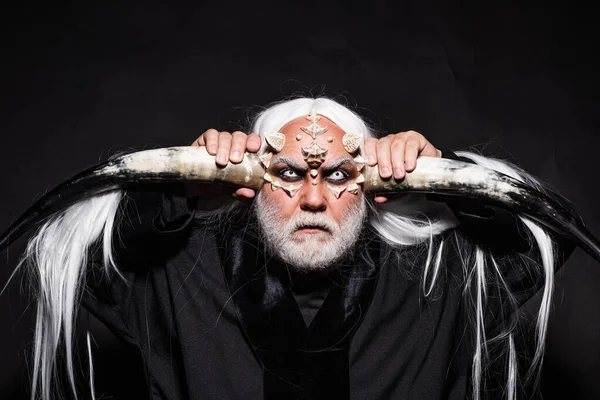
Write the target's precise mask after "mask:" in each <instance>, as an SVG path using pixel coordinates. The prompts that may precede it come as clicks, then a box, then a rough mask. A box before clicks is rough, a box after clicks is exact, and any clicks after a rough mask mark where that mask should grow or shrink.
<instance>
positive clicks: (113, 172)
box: [0, 147, 600, 261]
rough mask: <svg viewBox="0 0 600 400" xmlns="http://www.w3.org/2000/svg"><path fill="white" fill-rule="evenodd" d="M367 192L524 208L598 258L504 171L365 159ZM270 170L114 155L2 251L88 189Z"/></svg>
mask: <svg viewBox="0 0 600 400" xmlns="http://www.w3.org/2000/svg"><path fill="white" fill-rule="evenodd" d="M362 173H363V175H364V178H365V180H364V183H363V190H364V192H365V193H396V192H424V193H439V194H447V195H456V196H465V197H470V198H475V199H479V200H482V201H484V202H487V203H489V204H490V205H493V206H497V207H500V208H504V209H507V210H509V211H512V212H517V213H521V214H524V215H526V216H528V217H530V218H532V219H534V220H536V221H538V222H540V223H542V224H544V225H545V226H547V227H549V228H550V229H552V230H554V231H556V232H557V233H559V234H562V235H565V236H567V237H569V238H571V239H572V240H574V241H575V242H576V243H577V244H578V245H579V246H580V247H581V248H583V249H584V250H585V251H586V252H588V253H589V254H590V255H591V256H592V257H594V258H595V259H596V260H598V261H600V242H599V241H598V240H597V239H596V238H595V237H594V236H592V235H591V233H590V232H589V231H588V230H587V228H586V227H585V226H584V225H583V224H582V223H581V222H580V221H579V220H578V219H577V218H576V217H574V216H572V215H571V214H570V213H569V212H567V211H566V210H565V209H564V208H563V207H562V206H560V205H559V204H558V202H556V201H554V200H553V199H552V198H550V197H548V196H546V195H545V194H543V193H541V192H539V191H537V190H536V189H534V188H533V187H531V186H529V185H527V184H525V183H523V182H521V181H518V180H516V179H513V178H511V177H509V176H507V175H504V174H502V173H500V172H497V171H494V170H491V169H488V168H485V167H481V166H478V165H475V164H470V163H465V162H461V161H455V160H449V159H444V158H429V157H421V158H419V161H418V167H417V168H416V169H415V170H414V171H413V172H411V173H408V174H406V177H405V178H404V179H403V180H400V181H396V180H394V179H393V178H392V179H386V180H384V179H382V178H381V177H380V176H379V173H378V170H377V167H369V166H365V167H364V169H363V170H362ZM264 175H265V170H264V168H263V166H262V165H261V163H260V161H259V158H258V156H256V155H255V154H249V153H247V154H246V155H245V157H244V160H243V161H242V162H241V163H239V164H232V163H229V164H228V165H227V166H226V167H224V168H223V167H218V166H217V165H216V163H215V158H214V156H211V155H209V154H208V153H207V152H206V150H205V149H204V148H203V147H171V148H163V149H156V150H145V151H140V152H135V153H130V154H126V155H122V156H119V157H116V158H114V159H112V160H109V161H107V162H104V163H102V164H99V165H97V166H95V167H92V168H90V169H88V170H86V171H83V172H81V173H79V174H77V175H75V176H74V177H73V178H71V179H69V180H68V181H66V182H64V183H63V184H61V185H59V186H57V187H56V188H54V189H53V190H51V191H50V192H48V193H47V194H46V195H45V196H43V197H42V198H41V199H39V200H38V201H37V202H36V203H35V204H33V206H31V207H30V208H29V209H28V210H27V211H25V213H23V215H21V216H20V217H19V218H18V219H17V220H16V221H15V222H14V223H13V224H12V225H11V226H10V227H9V228H8V229H7V230H6V232H4V233H3V234H2V236H0V251H2V250H4V249H5V248H7V247H8V245H9V244H10V243H11V242H12V241H14V240H16V239H17V238H18V237H19V236H21V235H23V234H25V233H26V232H27V231H28V230H29V229H31V228H32V227H34V226H35V225H37V224H38V223H40V222H41V221H43V220H44V219H45V218H47V217H49V216H51V215H53V214H54V213H57V212H59V211H61V210H64V209H65V208H67V207H68V206H70V205H72V204H74V203H76V202H78V201H80V200H84V199H86V198H89V197H91V196H95V195H98V194H101V193H106V192H109V191H113V190H119V189H125V190H136V189H140V188H145V187H147V184H156V183H172V182H185V181H190V182H191V181H195V182H203V183H222V184H229V185H232V186H234V187H247V188H251V189H254V190H260V189H261V187H262V186H263V184H264V182H265V181H264V179H263V177H264Z"/></svg>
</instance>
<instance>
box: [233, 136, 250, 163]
mask: <svg viewBox="0 0 600 400" xmlns="http://www.w3.org/2000/svg"><path fill="white" fill-rule="evenodd" d="M246 136H247V135H246V134H245V133H244V132H240V131H235V132H233V134H232V135H231V150H230V153H229V161H231V162H232V163H234V164H238V163H240V162H241V161H242V158H244V152H245V151H246V139H247V137H246Z"/></svg>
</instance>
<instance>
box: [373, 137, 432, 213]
mask: <svg viewBox="0 0 600 400" xmlns="http://www.w3.org/2000/svg"><path fill="white" fill-rule="evenodd" d="M365 155H366V156H367V164H369V165H370V166H374V165H376V164H377V165H378V169H379V175H381V177H382V178H390V177H391V176H392V175H393V176H394V179H396V180H399V179H402V178H404V176H405V174H406V173H407V172H411V171H413V170H414V169H415V167H416V166H417V157H418V156H427V157H441V156H442V152H441V151H440V150H438V149H436V148H435V147H434V146H433V145H432V144H431V143H430V142H429V141H428V140H427V139H425V136H423V135H421V134H420V133H419V132H415V131H407V132H400V133H396V134H391V135H387V136H384V137H382V138H381V139H375V138H368V139H366V140H365ZM386 200H387V198H386V197H383V196H376V197H375V201H377V202H379V203H383V202H384V201H386Z"/></svg>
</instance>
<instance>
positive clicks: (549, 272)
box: [19, 98, 554, 400]
mask: <svg viewBox="0 0 600 400" xmlns="http://www.w3.org/2000/svg"><path fill="white" fill-rule="evenodd" d="M311 110H315V111H316V112H317V113H319V114H321V115H325V116H327V117H328V118H329V119H331V120H332V121H333V122H334V123H335V124H337V125H338V126H339V127H340V128H341V129H342V130H344V131H345V132H355V133H359V134H361V135H362V136H363V139H364V138H368V137H373V133H372V130H371V129H369V127H368V126H367V125H366V123H365V122H364V121H363V119H362V118H360V117H359V116H358V115H357V114H356V113H354V112H352V111H351V110H350V109H348V108H346V107H344V106H343V105H341V104H339V103H337V102H335V101H333V100H330V99H327V98H317V99H312V98H299V99H294V100H289V101H285V102H281V103H278V104H275V105H273V106H270V107H268V108H266V109H265V110H264V111H263V112H261V113H260V114H259V115H258V117H257V118H256V119H255V121H254V123H253V125H252V132H256V133H258V134H261V135H262V134H264V133H266V132H275V131H278V130H279V129H281V128H282V127H283V126H284V125H285V124H287V123H288V122H290V121H292V120H294V119H296V118H298V117H301V116H303V115H307V114H309V113H310V112H311ZM263 142H264V141H263ZM363 148H364V146H361V150H360V151H361V153H362V152H363ZM264 151H265V148H264V146H263V148H261V150H260V152H264ZM457 154H459V155H460V156H462V157H466V158H469V159H471V160H472V161H473V162H475V163H477V164H479V165H482V166H485V167H489V168H492V169H495V170H498V171H500V172H503V173H505V174H507V175H510V176H512V177H514V178H516V179H520V180H523V181H526V182H527V183H529V184H532V185H534V186H536V187H537V188H538V189H539V190H542V191H543V187H542V186H541V185H540V184H539V183H538V182H537V181H536V180H535V179H534V178H532V177H531V176H529V175H527V174H526V173H525V172H524V171H522V170H520V169H519V168H518V167H516V166H513V165H510V164H508V163H505V162H503V161H500V160H495V159H491V158H486V157H483V156H480V155H477V154H473V153H467V152H460V153H457ZM363 155H364V154H363ZM123 197H124V193H123V192H119V191H116V192H112V193H109V194H102V195H98V196H96V197H93V198H90V199H87V200H83V201H80V202H79V203H77V204H75V205H74V206H71V207H69V208H68V209H66V210H64V211H62V212H59V213H57V214H55V215H54V216H52V217H51V218H50V219H48V220H47V222H45V223H44V225H43V226H42V227H41V228H40V229H39V230H38V231H37V233H36V234H35V235H34V236H33V237H32V238H31V239H30V241H29V245H28V247H27V250H26V252H25V254H24V257H23V259H22V261H21V264H23V263H25V264H26V265H28V267H29V268H30V270H31V273H32V274H33V276H34V278H35V279H34V281H35V282H36V283H37V288H36V291H37V318H36V328H35V351H34V366H33V383H32V393H31V399H32V400H34V399H35V398H36V396H37V395H38V393H39V395H40V396H41V398H42V399H43V400H50V391H51V388H52V387H53V380H54V374H55V371H56V365H55V364H56V354H57V349H58V347H59V346H60V345H62V346H64V347H65V350H66V359H67V374H68V378H69V382H70V385H71V389H72V391H73V393H74V395H75V397H77V393H76V390H75V381H74V375H73V364H72V344H71V343H72V336H73V323H74V320H75V314H76V310H77V304H78V301H79V297H80V291H81V288H83V287H84V286H85V268H86V267H87V264H88V254H89V251H90V249H91V247H92V246H93V245H94V244H95V243H97V242H101V243H102V252H103V260H104V261H103V265H104V270H105V273H106V274H107V275H108V276H112V275H114V274H119V270H118V268H117V267H116V266H115V264H114V262H113V255H112V253H113V251H112V243H111V240H112V239H111V238H112V231H113V226H114V224H115V223H114V221H115V218H116V216H117V213H118V208H119V203H120V201H121V199H122V198H123ZM369 208H370V215H369V223H370V224H371V225H372V227H373V228H374V229H375V230H376V232H378V233H379V235H380V236H381V237H382V238H383V240H385V241H386V242H387V243H389V244H390V245H391V246H392V247H394V248H395V249H397V250H398V251H399V252H402V249H404V248H407V247H409V246H413V245H417V244H422V245H424V246H427V257H426V261H425V265H423V266H422V274H423V275H422V282H423V283H422V287H423V288H422V289H423V295H424V296H425V297H428V296H430V295H431V293H432V292H433V289H434V287H435V285H436V283H437V281H438V280H437V278H438V276H439V275H440V268H441V265H443V263H442V260H443V254H444V250H445V248H447V244H445V243H444V239H440V240H438V239H439V238H441V237H442V236H441V235H440V234H441V233H443V232H445V231H448V230H449V229H451V228H454V227H456V226H457V225H458V221H457V219H456V218H455V217H454V215H453V214H452V212H451V211H450V209H449V208H448V207H447V206H446V205H445V204H443V203H438V202H430V201H427V200H426V198H425V196H423V195H407V196H403V197H401V198H399V199H395V200H390V201H388V202H387V203H384V204H376V203H374V202H369ZM231 209H232V208H231V205H230V204H228V205H226V206H224V207H223V208H221V209H220V211H222V212H229V211H231ZM213 214H214V213H213ZM519 218H520V219H521V220H522V221H523V223H524V225H525V226H526V227H527V229H528V230H529V232H530V233H531V237H532V238H533V242H535V244H536V245H537V247H538V249H539V253H540V254H541V262H542V269H541V271H542V273H543V276H544V289H543V297H542V304H541V306H540V309H539V314H538V319H537V344H536V350H535V355H534V357H533V361H532V363H531V367H530V369H529V372H528V374H527V377H526V379H528V378H530V377H532V376H536V375H537V374H538V373H539V369H540V364H541V362H542V359H543V355H544V340H545V337H546V329H547V326H548V316H549V312H550V304H551V299H552V290H553V279H554V278H553V271H554V250H553V249H554V246H553V243H552V241H551V239H550V237H549V235H548V234H547V233H546V232H545V231H544V229H542V228H541V227H540V226H539V225H537V224H536V223H534V222H532V221H531V220H529V219H527V218H525V217H522V216H519ZM434 238H435V239H436V240H434ZM457 240H458V239H457ZM532 245H533V244H532ZM472 249H473V250H472V251H471V253H470V254H461V256H462V260H463V270H464V274H465V289H464V295H465V296H466V297H468V299H467V300H468V301H466V302H465V304H472V310H471V311H472V313H471V315H472V318H471V319H472V321H471V322H472V325H473V329H474V337H475V340H476V343H475V351H474V354H473V360H472V369H473V373H472V386H473V397H474V398H475V399H476V400H478V399H480V396H481V395H480V392H481V386H482V374H483V372H482V371H484V367H485V364H486V362H487V361H489V360H488V344H489V343H490V342H492V341H495V342H498V341H503V343H505V348H506V351H505V358H506V364H507V370H508V373H507V374H506V388H505V389H506V390H505V393H506V396H507V398H508V399H509V400H513V399H515V398H516V392H517V390H516V389H517V377H518V375H519V374H518V371H517V361H516V350H515V344H514V334H513V330H514V325H510V326H508V327H507V328H505V330H504V331H502V332H501V333H500V334H498V335H496V336H495V337H494V338H487V337H486V326H485V318H484V315H485V313H484V303H485V300H486V296H487V293H488V284H489V283H490V282H492V281H494V282H499V283H500V285H501V286H503V288H504V290H505V292H506V295H507V297H508V299H509V300H513V298H512V293H511V291H510V288H509V286H508V285H507V284H506V282H505V280H504V278H503V276H502V273H501V270H500V268H499V266H498V262H497V261H496V259H495V258H494V256H493V255H492V254H490V253H489V252H487V251H485V250H484V249H483V248H481V247H479V246H477V245H473V247H472ZM21 264H19V265H21ZM514 304H515V303H514V301H513V305H514ZM90 364H91V354H90ZM90 375H91V373H90ZM90 378H91V377H90ZM90 387H91V392H92V397H93V381H92V380H91V379H90Z"/></svg>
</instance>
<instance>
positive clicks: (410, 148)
mask: <svg viewBox="0 0 600 400" xmlns="http://www.w3.org/2000/svg"><path fill="white" fill-rule="evenodd" d="M421 148H422V147H421V143H420V140H419V138H418V137H415V136H413V137H409V138H408V139H407V141H406V149H405V150H404V167H405V169H406V172H411V171H413V170H414V169H415V167H416V165H417V156H418V155H419V150H421Z"/></svg>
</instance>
